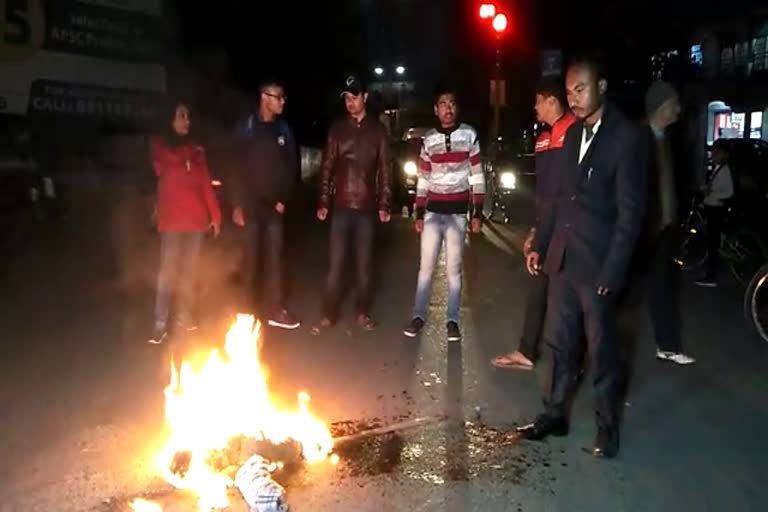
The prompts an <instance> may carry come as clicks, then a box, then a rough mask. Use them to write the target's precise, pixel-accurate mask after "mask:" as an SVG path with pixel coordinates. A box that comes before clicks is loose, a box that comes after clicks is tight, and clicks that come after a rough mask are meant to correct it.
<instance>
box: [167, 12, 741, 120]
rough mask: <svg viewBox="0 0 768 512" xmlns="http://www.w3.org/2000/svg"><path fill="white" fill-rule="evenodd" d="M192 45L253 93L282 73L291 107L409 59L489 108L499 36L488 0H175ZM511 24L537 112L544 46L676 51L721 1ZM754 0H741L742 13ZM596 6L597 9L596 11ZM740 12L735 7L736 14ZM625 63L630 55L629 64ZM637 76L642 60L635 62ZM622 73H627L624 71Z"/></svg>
mask: <svg viewBox="0 0 768 512" xmlns="http://www.w3.org/2000/svg"><path fill="white" fill-rule="evenodd" d="M176 3H177V6H176V9H177V11H178V14H179V18H180V21H181V28H182V35H183V40H184V48H185V51H186V52H192V51H193V50H195V49H199V48H204V47H208V48H210V47H213V48H219V49H221V50H223V51H225V52H226V53H227V54H228V55H229V58H230V60H231V63H232V71H233V73H234V78H235V86H236V87H237V88H238V89H241V90H248V89H251V88H252V87H253V86H254V85H255V84H256V83H257V81H258V79H259V78H260V77H261V76H263V75H265V74H267V75H277V76H279V77H280V78H281V79H283V80H284V81H285V83H286V85H287V89H288V94H289V96H290V100H289V107H288V114H289V116H290V117H293V118H294V119H296V118H313V117H317V116H320V115H321V114H323V113H327V111H328V105H333V104H334V103H335V102H334V99H335V97H336V95H337V91H338V85H337V84H338V83H339V80H340V79H343V77H344V76H345V74H346V73H348V72H349V71H358V72H361V74H365V75H366V76H367V77H369V78H371V76H370V73H371V69H372V67H373V66H374V65H382V66H384V67H387V66H394V65H396V64H399V63H402V64H404V65H405V66H406V67H407V68H408V74H409V78H411V79H413V80H415V81H416V83H417V86H420V87H422V89H423V90H431V88H432V87H433V86H434V85H435V83H436V82H437V81H441V80H449V81H451V82H453V83H456V84H457V85H459V86H460V87H461V88H462V90H463V91H465V95H464V98H463V99H464V104H465V106H466V105H467V104H469V105H468V107H469V108H470V109H472V108H475V109H476V110H477V111H478V112H483V109H487V107H488V106H487V100H488V97H487V95H488V92H487V91H488V79H489V78H490V73H491V58H492V57H491V56H492V51H493V40H492V38H491V37H489V36H490V34H489V31H488V30H487V27H483V26H481V24H480V22H479V20H478V16H477V8H478V6H479V4H480V3H481V2H480V1H477V0H327V1H315V2H309V1H306V0H305V1H304V2H297V1H293V0H271V1H269V2H266V1H261V0H217V1H216V2H192V1H188V0H176ZM498 3H500V4H502V3H503V4H504V5H505V7H506V8H507V10H508V11H509V12H511V13H512V16H511V31H510V33H509V34H508V35H509V37H506V40H505V43H504V71H505V76H506V78H507V80H508V84H509V90H510V101H511V102H512V104H513V110H515V109H517V111H520V110H521V109H522V110H524V111H525V114H526V115H529V114H530V105H529V101H530V96H531V93H532V87H533V83H534V80H535V74H536V72H537V69H536V68H537V65H538V51H539V49H540V48H542V47H562V48H566V49H574V48H586V47H594V46H601V47H605V48H610V49H612V50H613V51H614V54H615V55H618V56H619V57H621V58H624V59H625V60H627V59H626V58H625V56H629V57H628V58H629V59H630V60H631V59H632V58H634V56H638V58H640V57H639V56H643V57H642V58H646V57H645V55H647V54H646V53H644V52H645V50H646V49H647V48H648V47H649V46H654V47H665V45H667V44H669V42H670V41H674V40H675V38H676V36H679V35H680V34H684V33H685V29H686V25H688V24H690V23H692V22H693V21H695V20H696V19H697V18H701V17H707V16H712V15H713V14H715V15H716V14H717V6H718V5H722V3H721V2H720V3H715V2H705V1H699V2H696V1H694V0H674V1H670V0H665V1H662V0H645V1H643V2H638V1H631V2H628V1H627V2H622V1H617V0H593V1H592V2H589V3H586V2H573V1H566V0H548V1H536V0H504V1H503V2H502V1H499V2H498ZM754 3H755V2H754V0H730V1H729V4H728V5H729V7H730V8H733V9H736V8H738V7H740V6H741V5H743V4H754ZM587 5H588V7H587ZM731 12H734V11H733V10H731ZM618 60H621V59H618ZM627 68H628V70H627V71H628V72H631V71H632V70H633V69H636V70H637V72H638V73H641V72H642V70H641V67H635V66H634V64H633V63H632V64H630V65H629V66H627ZM621 72H622V73H623V72H624V70H623V69H622V70H621Z"/></svg>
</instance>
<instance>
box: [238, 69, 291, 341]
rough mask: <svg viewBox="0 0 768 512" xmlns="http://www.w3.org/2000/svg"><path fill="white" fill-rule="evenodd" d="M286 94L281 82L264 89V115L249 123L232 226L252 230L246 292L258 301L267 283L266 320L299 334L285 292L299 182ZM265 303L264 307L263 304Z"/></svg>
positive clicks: (241, 139)
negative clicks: (287, 245) (289, 220)
mask: <svg viewBox="0 0 768 512" xmlns="http://www.w3.org/2000/svg"><path fill="white" fill-rule="evenodd" d="M285 101H286V96H285V91H284V90H283V87H282V86H281V85H280V83H279V82H277V81H275V80H267V81H264V82H262V84H261V87H260V88H259V111H258V113H257V114H252V115H251V116H249V117H248V119H247V120H246V124H245V126H244V127H243V130H242V133H240V134H238V144H237V147H238V152H239V154H240V157H241V161H242V165H240V166H238V167H239V169H238V170H239V180H236V181H239V183H234V184H233V186H232V189H231V190H232V192H233V196H234V197H233V203H234V209H233V212H232V221H233V222H234V223H235V225H237V226H240V227H242V228H245V230H246V233H245V235H246V244H245V245H246V250H245V263H244V267H245V268H244V278H245V289H246V293H247V294H248V295H251V294H253V295H251V296H252V297H253V296H255V295H258V294H257V293H256V287H257V286H258V284H257V283H260V282H264V283H266V287H265V288H266V293H262V295H263V296H266V297H263V296H262V300H261V301H258V300H253V303H254V304H253V305H254V306H258V309H259V310H260V311H261V314H260V315H259V316H260V318H262V319H264V318H266V319H267V323H268V324H269V325H271V326H274V327H280V328H283V329H296V328H297V327H299V325H301V323H300V322H299V320H297V319H296V318H294V316H293V315H292V314H291V313H290V312H289V311H288V310H287V309H286V306H285V296H284V293H285V292H284V287H283V260H284V255H283V245H284V233H285V227H284V216H285V210H286V205H287V204H288V201H289V200H290V199H291V198H292V196H293V193H294V190H295V186H296V182H297V181H298V173H299V164H298V155H297V151H298V150H297V146H296V140H295V139H294V136H293V132H292V130H291V128H290V126H288V123H286V122H285V121H284V120H283V119H282V118H281V115H282V113H283V109H284V107H285ZM260 256H261V257H263V258H264V259H265V260H266V265H265V266H264V277H265V278H264V279H263V280H261V279H259V276H258V274H259V272H258V269H259V261H260ZM258 302H260V304H257V303H258Z"/></svg>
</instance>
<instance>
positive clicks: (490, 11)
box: [480, 4, 496, 20]
mask: <svg viewBox="0 0 768 512" xmlns="http://www.w3.org/2000/svg"><path fill="white" fill-rule="evenodd" d="M494 16H496V5H494V4H483V5H481V6H480V18H481V19H484V20H487V19H489V18H493V17H494Z"/></svg>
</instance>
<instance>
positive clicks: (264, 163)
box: [231, 115, 299, 210]
mask: <svg viewBox="0 0 768 512" xmlns="http://www.w3.org/2000/svg"><path fill="white" fill-rule="evenodd" d="M235 151H236V153H237V155H238V160H239V163H238V164H237V165H236V170H237V179H236V180H235V183H233V184H232V188H231V191H232V198H233V202H234V206H235V207H242V208H245V209H246V210H248V209H250V208H254V207H257V206H258V205H259V204H269V205H274V204H276V203H278V202H281V203H285V202H287V201H288V200H290V199H291V197H292V196H293V193H294V191H295V188H296V184H297V183H298V181H299V163H298V162H299V159H298V148H297V145H296V140H295V138H294V136H293V132H292V130H291V128H290V126H289V125H288V123H287V122H285V121H284V120H282V119H279V118H278V119H276V120H275V121H273V122H270V123H265V122H263V121H262V120H260V119H259V117H258V115H253V116H249V117H248V119H247V120H246V121H245V123H243V125H242V126H241V127H240V128H239V130H238V133H237V134H236V142H235Z"/></svg>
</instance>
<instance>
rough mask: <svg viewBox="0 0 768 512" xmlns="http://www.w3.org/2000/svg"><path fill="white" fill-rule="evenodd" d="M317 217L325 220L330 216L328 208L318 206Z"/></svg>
mask: <svg viewBox="0 0 768 512" xmlns="http://www.w3.org/2000/svg"><path fill="white" fill-rule="evenodd" d="M317 218H318V219H320V220H325V219H327V218H328V208H318V209H317Z"/></svg>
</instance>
